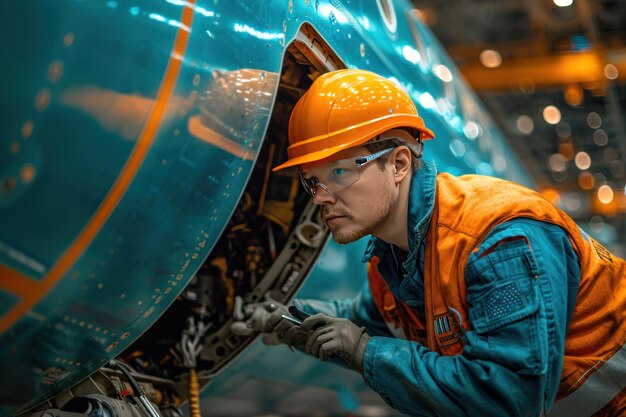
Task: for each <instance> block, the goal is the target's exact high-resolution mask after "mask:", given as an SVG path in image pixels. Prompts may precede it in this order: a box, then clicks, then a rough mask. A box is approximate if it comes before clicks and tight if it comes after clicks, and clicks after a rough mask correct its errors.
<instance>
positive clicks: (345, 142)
mask: <svg viewBox="0 0 626 417" xmlns="http://www.w3.org/2000/svg"><path fill="white" fill-rule="evenodd" d="M397 128H412V129H417V130H419V131H420V132H421V139H431V138H434V137H435V135H434V134H433V132H432V131H431V130H430V129H428V128H427V127H426V125H424V120H422V118H421V117H419V116H418V114H417V109H416V108H415V105H414V104H413V101H412V100H411V97H409V95H408V94H407V93H406V92H405V91H404V90H402V89H401V88H400V87H398V86H397V85H396V84H394V83H393V82H392V81H390V80H388V79H386V78H384V77H382V76H380V75H378V74H374V73H373V72H369V71H363V70H357V69H343V70H338V71H332V72H328V73H325V74H323V75H320V76H319V77H318V78H317V79H316V80H315V82H313V85H311V88H309V90H308V91H307V92H306V93H305V94H304V95H303V96H302V97H301V98H300V100H298V103H297V104H296V106H295V107H294V109H293V112H292V113H291V118H290V119H289V147H288V148H287V154H288V156H289V159H288V160H287V162H285V163H283V164H281V165H279V166H277V167H276V168H274V169H273V171H278V170H280V169H283V168H287V167H291V166H294V165H300V164H305V163H309V162H314V161H319V160H322V159H324V158H328V157H329V156H331V155H333V154H335V153H337V152H339V151H342V150H344V149H348V148H352V147H354V146H359V145H362V144H363V143H365V142H367V141H369V140H370V139H372V138H374V137H375V136H376V135H379V134H381V133H383V132H385V131H387V130H389V129H397Z"/></svg>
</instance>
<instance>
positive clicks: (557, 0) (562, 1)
mask: <svg viewBox="0 0 626 417" xmlns="http://www.w3.org/2000/svg"><path fill="white" fill-rule="evenodd" d="M552 1H554V4H556V5H557V6H559V7H567V6H571V5H572V3H574V0H552Z"/></svg>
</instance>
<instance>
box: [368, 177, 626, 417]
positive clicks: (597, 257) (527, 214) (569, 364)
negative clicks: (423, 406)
mask: <svg viewBox="0 0 626 417" xmlns="http://www.w3.org/2000/svg"><path fill="white" fill-rule="evenodd" d="M520 217H523V218H530V219H535V220H540V221H543V222H547V223H553V224H555V225H558V226H560V227H562V228H563V229H564V230H565V231H566V232H567V234H568V235H569V239H570V242H571V244H572V246H573V248H574V250H575V251H576V253H577V255H578V258H579V264H580V270H581V279H580V284H579V289H578V296H577V300H576V305H575V307H574V312H573V315H572V319H571V323H570V326H569V330H568V333H567V338H566V341H565V352H564V362H563V371H562V374H561V382H560V385H559V389H558V393H557V402H556V403H555V405H554V407H553V410H552V411H551V412H550V416H553V415H557V416H561V415H562V416H575V415H597V416H600V415H613V414H610V413H613V412H615V410H622V407H623V409H624V410H626V389H625V388H624V387H625V386H626V345H625V342H626V262H625V261H624V260H623V259H620V258H617V257H615V256H613V255H612V254H611V253H610V252H609V251H608V250H606V249H605V248H604V247H603V246H602V245H601V244H600V243H598V242H596V241H595V240H593V239H592V238H590V237H589V236H587V235H586V234H584V233H583V232H581V230H580V229H579V228H578V226H577V225H576V223H574V221H573V220H572V219H570V218H569V217H568V216H567V215H566V214H564V213H563V212H562V211H560V210H559V209H557V208H556V207H554V206H553V205H552V204H550V203H549V202H548V201H547V200H545V199H544V198H543V197H542V196H541V195H540V194H538V193H536V192H534V191H532V190H530V189H527V188H525V187H522V186H520V185H517V184H514V183H511V182H508V181H503V180H499V179H496V178H491V177H484V176H477V175H466V176H462V177H454V176H451V175H449V174H445V173H442V174H439V175H438V176H437V189H436V196H435V204H434V209H433V214H432V219H431V221H430V225H429V229H428V234H427V236H426V242H427V243H426V252H425V258H424V275H425V279H424V299H425V313H426V318H425V321H423V320H421V319H420V317H419V316H418V315H417V314H416V313H415V312H414V311H413V310H412V309H411V307H409V306H408V305H406V304H405V303H403V302H402V301H400V300H397V299H396V298H395V297H394V296H393V294H392V293H391V290H390V289H389V287H388V286H387V284H386V283H385V280H384V278H383V277H382V276H381V274H380V273H379V272H378V264H379V262H380V259H379V258H377V257H372V259H371V260H370V262H369V264H368V272H369V274H368V275H369V284H370V290H371V292H372V297H373V299H374V302H375V303H376V306H377V308H378V310H379V311H380V313H381V315H382V317H383V319H384V320H385V322H387V324H388V326H389V328H390V329H391V330H392V332H394V334H396V335H397V334H398V331H400V333H401V334H403V335H404V337H405V338H406V339H408V340H413V341H417V342H420V343H422V344H423V345H425V346H428V348H429V349H431V350H433V351H437V352H439V353H440V354H442V355H458V354H460V353H461V352H462V351H463V344H462V342H461V339H460V338H459V336H460V334H461V327H462V328H463V329H464V330H465V331H467V330H470V329H471V323H470V321H469V317H468V308H467V301H466V283H465V277H464V274H465V267H466V265H467V260H468V259H469V256H470V254H471V253H472V251H475V250H479V248H478V246H479V245H480V244H481V243H482V241H483V240H484V238H485V237H486V236H487V235H488V234H489V232H490V231H491V230H492V229H493V228H494V227H495V226H497V225H498V224H501V223H503V222H506V221H508V220H511V219H514V218H520ZM581 411H582V412H581Z"/></svg>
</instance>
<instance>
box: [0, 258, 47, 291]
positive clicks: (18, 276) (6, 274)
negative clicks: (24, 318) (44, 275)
mask: <svg viewBox="0 0 626 417" xmlns="http://www.w3.org/2000/svg"><path fill="white" fill-rule="evenodd" d="M0 277H2V279H0V289H2V290H5V291H6V292H9V293H11V294H15V295H17V296H18V297H28V295H29V294H30V293H32V292H33V291H37V290H36V288H37V287H38V286H39V281H36V280H34V279H32V278H31V277H29V276H28V275H26V274H23V273H22V272H19V271H16V270H15V269H13V268H11V267H9V266H7V265H3V264H0Z"/></svg>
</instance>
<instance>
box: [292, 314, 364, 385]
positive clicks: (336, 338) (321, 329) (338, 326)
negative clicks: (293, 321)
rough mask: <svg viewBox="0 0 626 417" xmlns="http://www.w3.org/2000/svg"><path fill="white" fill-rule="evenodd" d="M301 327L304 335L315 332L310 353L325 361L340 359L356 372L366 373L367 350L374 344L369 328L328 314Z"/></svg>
mask: <svg viewBox="0 0 626 417" xmlns="http://www.w3.org/2000/svg"><path fill="white" fill-rule="evenodd" d="M300 327H301V330H302V331H305V332H309V331H312V332H311V333H310V335H309V337H308V339H307V341H306V344H305V347H304V350H305V352H306V353H308V354H309V355H312V356H315V357H316V358H319V359H321V360H323V361H326V360H328V359H330V358H332V357H333V356H335V355H336V356H339V357H340V358H342V359H343V360H345V361H346V363H347V364H348V365H349V366H350V367H351V368H352V369H354V370H355V371H357V372H359V373H363V356H364V355H365V346H366V345H367V342H368V341H369V340H370V336H369V335H368V334H367V333H365V327H358V326H357V325H356V324H354V323H352V322H351V321H350V320H346V319H340V318H336V317H330V316H327V315H325V314H316V315H314V316H311V317H309V318H308V319H306V320H304V321H303V322H302V326H300Z"/></svg>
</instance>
